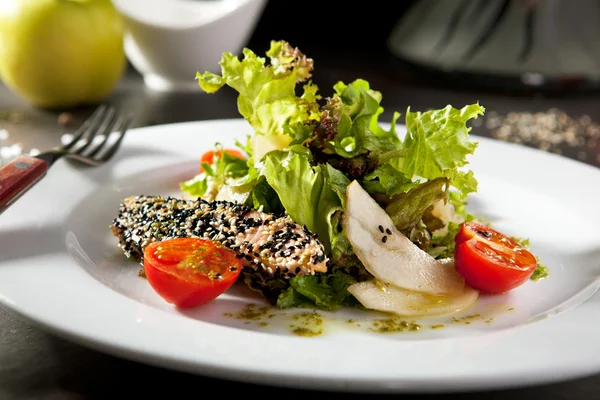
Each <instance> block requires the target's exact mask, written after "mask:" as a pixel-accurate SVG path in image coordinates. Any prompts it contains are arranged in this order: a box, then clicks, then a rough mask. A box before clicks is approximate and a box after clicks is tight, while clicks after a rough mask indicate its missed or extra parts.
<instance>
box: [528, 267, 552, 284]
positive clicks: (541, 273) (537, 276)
mask: <svg viewBox="0 0 600 400" xmlns="http://www.w3.org/2000/svg"><path fill="white" fill-rule="evenodd" d="M548 276H549V274H548V267H546V266H544V265H541V264H538V265H537V267H536V268H535V271H533V274H532V275H531V278H530V279H531V280H532V281H539V280H541V279H545V278H547V277H548Z"/></svg>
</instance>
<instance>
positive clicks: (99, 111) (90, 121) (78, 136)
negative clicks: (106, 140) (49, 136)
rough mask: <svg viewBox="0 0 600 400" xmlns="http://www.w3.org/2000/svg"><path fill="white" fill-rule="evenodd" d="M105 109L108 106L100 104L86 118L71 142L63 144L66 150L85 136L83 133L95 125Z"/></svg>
mask: <svg viewBox="0 0 600 400" xmlns="http://www.w3.org/2000/svg"><path fill="white" fill-rule="evenodd" d="M105 109H106V106H105V105H104V104H102V105H100V106H99V107H98V108H97V109H96V110H95V111H94V112H93V113H92V115H91V116H90V117H89V118H88V119H86V120H85V122H84V123H83V124H82V125H81V126H80V127H79V129H77V130H76V131H75V133H74V134H73V138H72V139H71V141H70V142H69V143H67V144H65V145H64V146H62V148H63V149H64V150H69V149H71V148H72V147H73V146H74V145H75V143H77V142H78V141H79V140H80V139H81V138H82V137H83V135H84V134H85V133H86V132H87V131H88V128H89V127H90V126H94V125H95V124H96V121H97V120H98V119H99V118H101V117H102V115H103V114H104V110H105Z"/></svg>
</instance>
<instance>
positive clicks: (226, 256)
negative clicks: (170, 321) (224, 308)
mask: <svg viewBox="0 0 600 400" xmlns="http://www.w3.org/2000/svg"><path fill="white" fill-rule="evenodd" d="M241 270H242V262H241V260H240V259H239V258H237V257H236V253H234V252H233V251H231V250H229V249H227V248H226V247H224V246H222V245H221V244H219V243H217V242H213V241H211V240H205V239H197V238H177V239H167V240H163V241H161V242H155V243H152V244H150V245H149V246H147V247H146V249H145V250H144V271H145V273H146V277H147V279H148V282H149V283H150V286H152V288H153V289H154V290H155V291H156V292H157V293H158V294H159V295H160V296H161V297H162V298H163V299H165V300H166V301H167V302H169V303H172V304H174V305H176V306H177V307H181V308H188V307H195V306H198V305H201V304H206V303H208V302H210V301H212V300H214V299H215V298H217V297H218V296H220V295H221V294H222V293H223V292H225V291H226V290H227V289H228V288H229V287H230V286H231V285H232V284H233V283H234V282H235V281H236V279H237V278H238V276H239V275H240V272H241Z"/></svg>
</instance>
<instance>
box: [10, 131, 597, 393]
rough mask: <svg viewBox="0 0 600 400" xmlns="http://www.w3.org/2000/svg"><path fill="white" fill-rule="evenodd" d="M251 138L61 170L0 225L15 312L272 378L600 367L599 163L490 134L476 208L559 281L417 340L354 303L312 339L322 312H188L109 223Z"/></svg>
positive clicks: (235, 373) (399, 379)
mask: <svg viewBox="0 0 600 400" xmlns="http://www.w3.org/2000/svg"><path fill="white" fill-rule="evenodd" d="M249 132H250V129H249V128H248V126H247V125H246V123H245V121H241V120H221V121H206V122H193V123H182V124H175V125H169V126H154V127H148V128H142V129H135V130H132V131H131V132H129V133H128V135H127V137H126V139H125V141H124V145H123V146H124V147H123V148H122V150H121V151H120V152H119V153H118V157H117V158H116V159H115V160H114V161H112V162H110V163H109V164H107V165H105V166H102V167H99V168H95V169H88V170H85V171H81V170H77V169H75V168H73V167H72V166H71V165H69V164H68V163H66V162H64V161H60V162H59V163H58V164H57V165H55V166H54V167H53V168H52V170H51V171H50V172H49V175H48V176H47V177H46V178H45V179H44V180H43V181H41V182H40V183H39V184H38V185H37V186H36V187H34V188H33V189H32V190H31V191H30V192H28V193H27V194H26V195H25V196H24V197H23V198H22V199H20V200H19V201H18V202H17V203H16V204H14V205H13V206H12V207H11V208H10V209H9V210H7V211H6V212H5V213H4V214H3V215H2V216H1V217H0V221H1V224H0V238H1V239H0V301H1V303H2V304H3V305H4V306H6V307H8V308H10V309H12V310H14V311H16V312H17V313H19V314H21V315H22V316H24V317H26V318H27V319H28V320H30V321H32V322H34V323H36V324H38V325H39V326H42V327H44V328H45V329H48V330H50V331H52V332H55V333H57V334H59V335H61V336H65V337H68V338H70V339H71V340H74V341H77V342H79V343H82V344H84V345H86V346H90V347H93V348H96V349H99V350H102V351H106V352H109V353H112V354H114V355H117V356H121V357H124V358H129V359H134V360H138V361H141V362H146V363H150V364H154V365H159V366H163V367H168V368H173V369H178V370H183V371H187V372H192V373H197V374H203V375H207V376H215V377H220V378H226V379H233V380H239V381H245V382H254V383H265V384H271V385H280V386H294V387H301V388H311V389H317V388H321V389H327V390H348V391H350V390H352V391H377V392H440V391H456V390H461V391H464V390H479V389H492V388H506V387H515V386H523V385H529V384H538V383H544V382H553V381H557V380H564V379H570V378H574V377H580V376H583V375H588V374H593V373H597V372H600V357H598V354H600V341H599V340H598V338H599V337H600V296H598V295H596V296H593V295H594V292H595V291H596V289H597V287H598V283H599V276H600V237H599V235H598V233H597V232H598V229H597V227H598V226H600V208H599V207H598V203H597V202H598V198H600V170H598V169H595V168H593V167H590V166H587V165H584V164H582V163H578V162H575V161H571V160H568V159H565V158H561V157H558V156H554V155H551V154H547V153H542V152H540V151H535V150H532V149H528V148H524V147H519V146H517V145H512V144H508V143H503V142H498V141H494V140H491V139H485V138H476V139H477V140H478V141H479V142H480V145H479V148H478V149H477V151H476V154H475V156H473V157H472V158H471V165H470V166H471V168H472V169H473V170H474V172H475V173H476V177H477V178H478V180H479V182H480V191H479V193H478V194H477V195H475V196H473V197H472V199H471V203H470V206H471V210H472V211H474V212H476V213H480V214H483V215H486V216H488V217H489V218H492V219H494V221H495V224H496V226H497V227H498V228H500V229H501V230H504V231H505V232H506V233H509V234H513V235H517V236H521V237H528V238H530V239H531V246H532V247H531V248H532V250H533V251H534V252H535V253H536V254H537V255H538V256H540V257H541V259H542V261H543V262H544V263H546V264H547V265H548V267H549V272H550V277H549V278H548V279H545V280H542V281H538V282H527V283H526V284H525V285H523V286H521V287H520V288H518V289H516V290H514V291H513V292H511V293H510V294H507V295H503V296H496V297H489V298H482V299H481V301H480V302H479V303H478V305H477V306H476V307H475V308H474V309H472V310H469V311H468V313H464V314H462V315H460V316H458V320H459V321H458V322H448V321H449V319H448V318H438V319H434V320H419V321H417V322H418V323H419V324H421V326H422V329H421V330H419V331H417V332H412V331H411V332H395V333H380V332H375V331H374V330H373V328H374V320H375V319H377V318H382V315H380V314H377V313H370V312H360V311H357V310H343V311H338V312H334V313H323V312H319V313H318V314H319V315H320V316H322V319H323V320H322V325H320V326H317V325H314V324H313V325H309V326H308V327H307V328H308V329H312V330H316V329H322V334H321V335H316V336H310V337H307V336H299V335H297V334H295V333H294V332H293V331H294V329H295V328H294V327H301V328H302V327H305V328H306V326H304V325H303V324H305V323H308V321H309V320H310V317H307V316H299V315H298V314H299V313H301V312H306V311H308V312H309V316H310V315H311V310H291V311H290V310H286V311H285V312H283V313H282V315H278V314H277V313H274V314H275V315H274V316H272V317H271V318H269V317H268V316H265V317H264V318H262V319H260V320H245V319H239V318H236V317H237V316H238V315H239V313H240V312H241V311H242V310H243V309H244V307H246V306H247V304H250V303H255V304H259V305H260V306H264V305H265V304H266V303H263V302H262V300H261V299H260V298H258V297H256V296H255V295H253V294H251V293H249V291H247V290H244V288H243V287H236V288H233V289H232V290H231V291H229V292H228V293H226V294H225V295H223V296H221V297H219V298H218V299H217V300H216V301H214V302H213V303H211V304H209V305H207V306H205V307H201V308H197V309H194V310H192V311H186V312H180V311H177V310H175V309H174V308H173V307H171V306H170V305H169V304H167V303H166V302H164V301H162V299H160V298H159V297H158V296H157V295H156V294H155V293H154V292H153V290H152V289H151V288H150V287H149V286H148V284H147V282H146V281H145V280H143V279H140V278H138V277H137V272H138V266H137V265H136V264H132V263H130V262H129V263H128V262H126V261H124V259H123V257H122V256H121V254H120V252H119V251H118V249H117V247H116V245H117V242H116V239H115V238H114V237H113V236H111V233H110V232H109V228H108V226H109V224H110V222H111V220H112V218H113V217H114V216H115V215H116V212H117V209H118V205H119V201H120V200H121V199H122V198H124V197H126V196H129V195H134V194H173V193H174V194H177V193H178V183H179V182H180V181H182V180H184V179H187V178H189V177H191V176H193V175H194V174H195V173H196V171H197V168H198V157H199V155H200V154H201V153H202V152H203V151H205V150H206V149H208V148H210V147H211V146H212V145H213V143H214V142H215V141H220V142H221V143H223V144H225V145H233V144H234V140H235V138H242V137H243V135H245V134H246V133H249ZM227 314H232V315H227ZM269 314H273V313H272V312H269ZM475 314H480V315H479V316H476V317H473V315H475ZM466 316H472V318H465V319H462V320H461V318H462V317H466ZM313 317H314V315H313ZM492 318H493V321H492V320H491V319H492ZM350 320H351V321H350ZM467 322H469V323H467ZM440 323H443V324H444V325H445V327H444V328H441V329H432V328H431V326H432V325H437V324H440Z"/></svg>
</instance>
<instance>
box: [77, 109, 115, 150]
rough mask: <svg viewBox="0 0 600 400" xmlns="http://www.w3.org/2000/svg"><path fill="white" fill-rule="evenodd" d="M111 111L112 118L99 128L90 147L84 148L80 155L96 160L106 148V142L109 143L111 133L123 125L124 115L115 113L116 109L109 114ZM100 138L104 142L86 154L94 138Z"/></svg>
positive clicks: (107, 119) (91, 139)
mask: <svg viewBox="0 0 600 400" xmlns="http://www.w3.org/2000/svg"><path fill="white" fill-rule="evenodd" d="M110 111H112V115H111V116H110V118H109V117H107V118H106V119H105V120H104V122H103V124H102V126H101V127H100V128H98V130H97V131H96V132H95V135H93V137H91V138H90V141H89V142H88V145H86V146H85V147H83V148H82V149H81V151H77V152H78V153H79V154H81V155H85V156H86V157H89V158H94V157H95V156H96V155H97V154H98V153H99V152H100V151H101V150H102V149H103V148H104V146H105V145H106V142H108V138H110V135H111V133H112V132H114V131H115V127H118V126H120V125H121V124H122V123H123V119H124V117H123V115H119V114H118V113H117V112H116V111H114V109H113V110H109V112H110ZM100 136H103V138H102V141H101V142H100V143H98V144H96V145H95V146H94V147H93V148H92V149H91V150H89V151H87V152H85V154H84V150H85V149H86V148H87V147H88V146H89V143H91V142H92V141H93V139H94V138H96V137H100Z"/></svg>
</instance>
